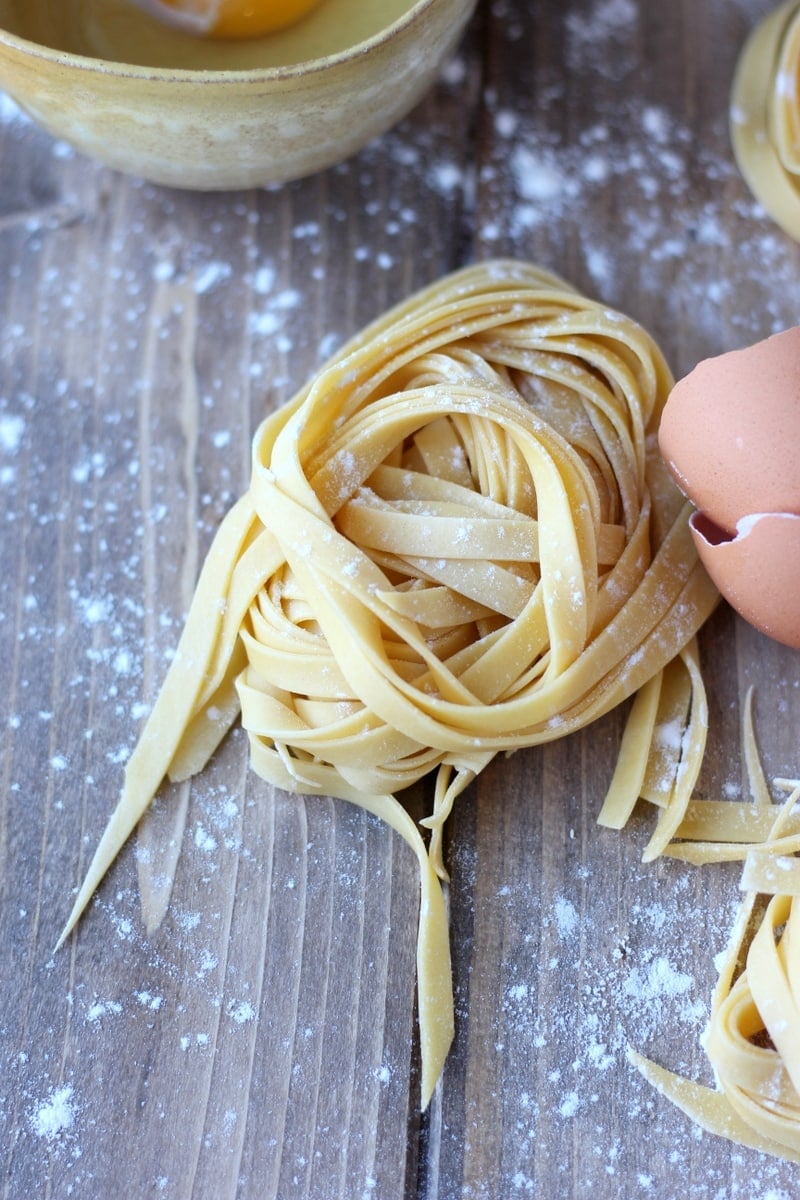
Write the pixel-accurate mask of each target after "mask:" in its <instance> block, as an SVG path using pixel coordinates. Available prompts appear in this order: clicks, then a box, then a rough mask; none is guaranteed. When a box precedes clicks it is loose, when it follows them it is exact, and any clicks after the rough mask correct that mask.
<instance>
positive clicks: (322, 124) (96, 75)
mask: <svg viewBox="0 0 800 1200" xmlns="http://www.w3.org/2000/svg"><path fill="white" fill-rule="evenodd" d="M475 3H476V0H368V2H367V0H323V2H322V3H321V4H320V5H319V7H318V8H317V9H315V10H314V11H313V12H312V14H311V15H310V16H308V17H306V18H305V19H304V20H303V21H301V22H299V23H298V24H297V25H296V26H295V27H294V28H292V29H289V30H286V31H284V32H283V33H280V34H273V35H271V36H270V37H264V38H258V39H253V40H251V41H247V42H221V41H219V42H215V41H213V40H210V39H198V38H193V37H190V36H189V35H186V34H181V33H178V32H176V31H174V30H172V29H168V28H167V27H166V26H163V25H161V24H160V23H158V22H157V21H155V20H154V19H153V18H152V17H149V16H146V15H145V14H144V13H142V12H140V10H138V9H136V8H134V7H133V6H131V5H128V4H126V0H0V89H3V90H5V91H6V92H8V94H9V95H10V96H11V97H12V98H13V99H14V100H15V101H16V102H17V104H19V105H20V107H21V108H22V109H24V110H25V111H26V112H27V113H29V114H30V116H32V117H33V119H34V120H35V121H37V122H38V123H39V124H41V125H42V126H44V128H45V129H47V130H49V132H50V133H52V134H54V135H55V136H56V137H59V138H62V139H64V140H65V141H67V142H69V143H71V144H72V145H73V146H75V147H76V148H77V149H79V150H81V151H82V152H83V153H85V154H88V155H90V156H91V157H93V158H97V159H99V160H100V161H102V162H104V163H106V164H107V165H109V166H111V167H114V168H116V169H117V170H120V171H125V172H128V173H130V174H134V175H138V176H140V177H142V178H145V179H149V180H151V181H153V182H155V183H160V184H166V185H169V186H173V187H186V188H199V189H228V188H244V187H253V186H260V185H264V184H274V183H283V182H286V181H287V180H290V179H296V178H299V177H301V176H305V175H310V174H313V173H314V172H316V171H319V170H322V169H323V168H325V167H328V166H330V165H331V164H333V163H335V162H340V161H342V160H343V159H345V158H347V157H349V156H350V155H351V154H353V153H355V151H357V150H358V149H360V148H361V147H362V146H363V145H365V144H366V143H367V142H369V141H370V140H371V139H372V138H374V137H376V136H377V135H378V134H380V133H383V132H384V131H385V130H386V129H388V128H389V127H390V126H391V125H393V124H394V123H395V122H396V121H398V120H399V119H400V118H401V117H402V116H404V115H405V114H406V113H407V112H408V111H409V110H410V109H411V108H412V107H413V106H414V105H415V104H416V103H417V101H418V100H419V99H420V98H421V97H422V95H423V94H424V92H425V91H426V90H427V89H428V88H429V87H430V85H431V84H432V82H433V80H434V78H435V76H436V74H437V72H438V71H439V69H440V67H441V65H442V63H443V61H444V60H445V59H446V57H447V56H448V55H449V54H450V53H451V52H452V50H453V49H454V47H455V46H456V44H457V42H458V40H459V38H460V36H461V34H462V32H463V30H464V27H465V25H466V23H467V21H468V19H469V17H470V15H471V13H472V11H473V9H474V7H475Z"/></svg>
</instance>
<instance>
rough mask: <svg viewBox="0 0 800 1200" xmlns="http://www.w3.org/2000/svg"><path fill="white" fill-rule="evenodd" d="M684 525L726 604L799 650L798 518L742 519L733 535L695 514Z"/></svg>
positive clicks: (770, 515) (777, 515)
mask: <svg viewBox="0 0 800 1200" xmlns="http://www.w3.org/2000/svg"><path fill="white" fill-rule="evenodd" d="M690 527H691V531H692V536H693V538H694V543H695V546H696V547H697V553H698V555H699V557H700V560H701V562H702V563H703V565H704V566H705V568H706V570H707V571H708V573H709V575H710V576H711V578H712V579H713V581H714V583H715V584H716V585H717V587H718V588H719V590H720V592H721V593H722V595H723V596H724V597H725V599H726V600H727V601H728V602H729V603H730V604H731V605H732V607H733V608H735V609H736V611H737V612H738V613H740V615H741V616H743V617H744V618H745V620H746V621H749V622H750V624H751V625H755V627H756V629H760V630H761V632H762V633H766V634H768V636H769V637H771V638H774V639H775V640H776V641H778V642H783V643H785V645H787V646H793V647H794V648H795V649H800V516H793V515H790V514H786V513H767V514H764V515H760V516H755V517H748V518H745V519H744V520H743V521H742V522H741V524H740V529H739V532H738V534H737V535H736V536H735V537H733V538H726V536H725V534H724V532H723V531H722V530H721V529H719V528H718V527H716V526H715V525H714V524H713V522H711V521H709V520H708V519H707V518H706V517H704V516H703V515H702V514H701V513H695V514H694V516H693V517H692V519H691V523H690ZM720 539H722V540H720Z"/></svg>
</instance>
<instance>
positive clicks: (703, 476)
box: [658, 327, 800, 587]
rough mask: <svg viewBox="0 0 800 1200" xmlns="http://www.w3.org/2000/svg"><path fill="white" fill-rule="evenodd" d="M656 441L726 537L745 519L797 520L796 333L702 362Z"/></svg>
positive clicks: (799, 407)
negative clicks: (788, 516)
mask: <svg viewBox="0 0 800 1200" xmlns="http://www.w3.org/2000/svg"><path fill="white" fill-rule="evenodd" d="M658 440H659V447H660V450H661V453H662V455H663V456H664V459H665V461H666V463H667V466H668V467H669V469H670V471H671V472H672V474H673V476H674V478H675V480H676V482H677V484H678V486H679V487H680V489H681V491H682V492H684V494H685V495H687V496H688V497H689V498H690V499H691V500H692V501H693V502H694V503H695V505H696V506H697V507H698V508H699V509H700V510H701V511H702V512H704V513H706V514H707V515H708V516H710V517H711V518H712V519H713V520H714V521H715V522H716V524H717V525H720V526H722V528H723V529H725V530H727V532H728V533H730V534H732V533H734V531H735V530H736V523H737V521H738V520H739V519H740V518H741V517H745V516H747V515H748V514H750V513H795V514H800V465H798V463H799V462H800V459H799V458H798V456H799V455H800V327H798V328H794V329H788V330H786V331H785V332H784V333H778V334H775V335H774V336H773V337H770V338H766V339H765V340H764V341H761V342H757V343H756V345H754V346H749V347H747V348H746V349H744V350H733V351H731V352H730V353H728V354H723V355H720V356H719V357H718V358H709V359H705V360H704V361H703V362H701V363H699V364H698V366H696V367H695V369H694V370H693V371H692V372H691V373H690V374H689V375H687V376H686V377H685V378H684V379H682V380H680V382H679V383H677V384H676V385H675V387H674V388H673V390H672V392H671V393H670V396H669V399H668V400H667V404H666V407H665V408H664V412H663V414H662V418H661V426H660V429H659V435H658ZM795 572H796V573H795V586H796V587H797V585H798V583H799V582H800V575H798V574H797V567H796V566H795Z"/></svg>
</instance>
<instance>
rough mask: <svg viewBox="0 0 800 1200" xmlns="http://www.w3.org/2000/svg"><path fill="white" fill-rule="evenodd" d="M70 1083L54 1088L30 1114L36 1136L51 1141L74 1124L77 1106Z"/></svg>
mask: <svg viewBox="0 0 800 1200" xmlns="http://www.w3.org/2000/svg"><path fill="white" fill-rule="evenodd" d="M73 1096H74V1091H73V1088H72V1086H71V1085H70V1084H65V1085H64V1086H63V1087H60V1088H54V1089H53V1090H52V1091H51V1092H50V1094H49V1096H48V1097H47V1099H46V1100H42V1101H41V1102H40V1103H39V1104H37V1105H36V1107H35V1108H34V1109H33V1111H32V1113H31V1114H30V1124H31V1128H32V1129H33V1132H34V1133H35V1134H36V1135H37V1137H42V1138H46V1139H47V1141H49V1142H51V1141H53V1140H54V1139H56V1138H58V1137H60V1136H61V1134H63V1133H66V1132H67V1130H69V1129H71V1128H72V1126H73V1125H74V1124H75V1117H76V1115H77V1112H78V1106H77V1105H76V1104H75V1101H74V1099H73Z"/></svg>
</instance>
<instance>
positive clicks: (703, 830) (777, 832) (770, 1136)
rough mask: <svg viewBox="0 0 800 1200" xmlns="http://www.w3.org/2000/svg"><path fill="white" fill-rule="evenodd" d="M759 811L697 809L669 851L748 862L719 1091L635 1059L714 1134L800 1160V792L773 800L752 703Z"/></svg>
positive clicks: (714, 1037)
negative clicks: (798, 855) (799, 807)
mask: <svg viewBox="0 0 800 1200" xmlns="http://www.w3.org/2000/svg"><path fill="white" fill-rule="evenodd" d="M743 744H744V751H745V760H746V763H747V768H748V776H749V779H750V790H751V793H752V802H751V803H731V802H725V801H700V800H693V801H692V802H691V803H690V804H689V806H688V809H687V812H686V815H685V817H684V819H683V821H682V822H681V824H680V825H679V826H678V829H677V840H676V841H675V842H674V843H673V844H672V845H671V846H669V847H668V848H667V851H666V852H667V853H668V854H671V855H673V856H674V857H679V858H684V859H686V860H687V861H690V862H695V863H698V864H699V863H708V862H715V861H723V860H728V861H732V860H736V859H738V860H743V861H744V870H743V873H742V882H741V886H742V888H743V890H744V891H745V892H746V895H745V899H744V901H743V903H742V905H741V908H740V910H739V914H738V917H737V921H736V925H735V928H734V930H733V934H732V936H731V938H730V941H729V944H728V948H727V950H726V951H725V954H724V956H723V959H722V962H721V965H720V970H719V978H718V981H717V986H716V988H715V991H714V996H713V999H712V1003H711V1015H710V1018H709V1023H708V1029H707V1031H706V1037H705V1048H706V1052H707V1054H708V1057H709V1060H710V1062H711V1065H712V1066H713V1068H714V1074H715V1077H716V1080H717V1084H718V1088H717V1090H714V1089H712V1088H708V1087H705V1086H703V1085H701V1084H698V1083H694V1082H692V1081H690V1080H687V1079H682V1078H681V1077H680V1076H678V1075H675V1074H673V1073H672V1072H670V1071H666V1070H664V1068H663V1067H659V1066H657V1065H656V1064H655V1063H653V1062H651V1061H650V1060H648V1059H646V1058H643V1057H642V1056H641V1055H640V1054H638V1053H636V1052H635V1051H633V1050H632V1051H631V1052H630V1058H631V1061H632V1062H633V1063H634V1065H635V1066H636V1067H638V1069H639V1070H640V1071H641V1072H642V1074H643V1075H644V1076H645V1078H646V1079H648V1080H649V1081H650V1082H651V1083H652V1084H653V1085H654V1086H655V1087H656V1088H657V1089H658V1090H659V1091H660V1092H661V1093H662V1094H663V1095H665V1096H666V1097H667V1098H668V1099H670V1100H671V1101H672V1102H673V1103H674V1104H676V1105H677V1106H678V1107H679V1108H681V1109H682V1110H683V1111H684V1112H685V1113H687V1114H688V1115H689V1116H690V1117H691V1118H692V1119H693V1120H694V1121H696V1122H697V1123H698V1124H699V1125H700V1126H702V1127H703V1128H704V1129H707V1130H709V1131H710V1132H712V1133H717V1134H720V1135H721V1136H723V1137H727V1138H730V1139H731V1140H733V1141H735V1142H738V1143H739V1144H740V1145H746V1146H751V1147H753V1148H754V1149H756V1150H761V1151H763V1152H765V1153H769V1154H773V1155H776V1156H778V1157H780V1158H786V1159H789V1160H791V1161H793V1162H800V859H798V858H796V857H794V855H795V852H797V851H798V850H800V817H798V814H797V812H796V811H795V808H796V806H797V804H798V802H799V801H800V783H798V782H797V781H786V780H781V781H778V782H779V783H780V784H781V785H782V786H783V787H784V788H785V789H786V790H788V791H789V796H788V798H787V799H786V800H785V801H784V803H783V804H781V805H779V806H776V805H774V804H773V803H772V802H771V800H770V795H769V790H768V787H767V783H766V779H765V777H764V773H763V769H762V766H761V763H760V761H759V759H758V753H757V749H756V745H755V738H754V734H753V723H752V694H751V693H748V696H747V703H746V706H745V726H744V738H743Z"/></svg>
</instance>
